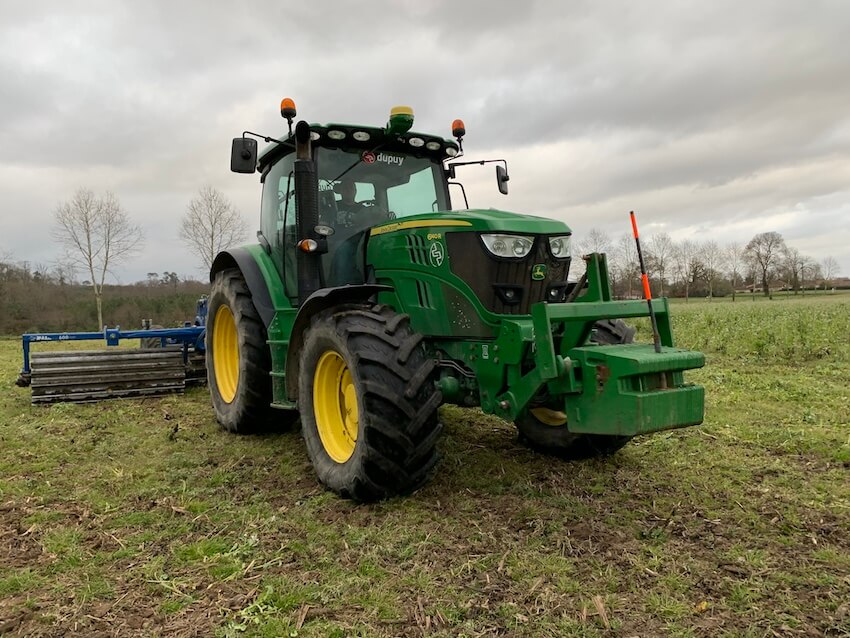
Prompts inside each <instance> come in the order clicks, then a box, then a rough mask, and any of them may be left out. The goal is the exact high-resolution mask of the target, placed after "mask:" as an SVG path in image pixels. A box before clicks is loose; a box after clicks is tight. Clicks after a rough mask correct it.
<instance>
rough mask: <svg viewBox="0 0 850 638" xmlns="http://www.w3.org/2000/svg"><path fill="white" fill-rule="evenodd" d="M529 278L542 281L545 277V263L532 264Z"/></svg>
mask: <svg viewBox="0 0 850 638" xmlns="http://www.w3.org/2000/svg"><path fill="white" fill-rule="evenodd" d="M531 278H532V279H533V280H534V281H543V280H544V279H546V264H534V267H533V268H532V269H531Z"/></svg>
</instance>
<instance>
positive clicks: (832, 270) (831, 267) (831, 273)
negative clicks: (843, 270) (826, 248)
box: [821, 256, 840, 285]
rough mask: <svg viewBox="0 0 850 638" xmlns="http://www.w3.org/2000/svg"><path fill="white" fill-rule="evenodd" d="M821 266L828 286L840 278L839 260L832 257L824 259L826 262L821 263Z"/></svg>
mask: <svg viewBox="0 0 850 638" xmlns="http://www.w3.org/2000/svg"><path fill="white" fill-rule="evenodd" d="M821 266H823V278H824V280H825V281H826V283H827V284H828V285H832V280H833V279H835V278H836V277H837V276H838V272H839V270H840V267H839V265H838V260H837V259H836V258H835V257H832V256H829V257H824V260H823V261H822V262H821Z"/></svg>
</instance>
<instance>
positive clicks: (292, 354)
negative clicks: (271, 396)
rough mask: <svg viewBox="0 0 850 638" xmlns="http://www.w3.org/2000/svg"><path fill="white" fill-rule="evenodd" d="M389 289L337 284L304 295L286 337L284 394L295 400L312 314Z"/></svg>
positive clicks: (379, 285) (375, 286)
mask: <svg viewBox="0 0 850 638" xmlns="http://www.w3.org/2000/svg"><path fill="white" fill-rule="evenodd" d="M392 289H393V288H392V286H385V285H382V284H357V285H347V286H336V287H335V288H323V289H322V290H317V291H316V292H314V293H313V294H312V295H310V296H309V297H308V298H307V301H305V302H304V305H303V306H301V308H299V309H298V314H297V315H296V317H295V323H294V324H293V325H292V332H291V333H290V336H289V351H288V353H287V355H286V394H287V396H288V397H289V398H290V399H293V400H294V399H295V398H296V397H297V396H298V376H299V372H300V367H301V347H302V346H303V345H304V333H305V332H306V331H307V328H308V327H309V326H310V321H311V320H312V319H313V317H315V316H316V315H317V314H318V313H320V312H322V311H323V310H327V309H328V308H333V307H334V306H339V305H341V304H350V303H362V302H364V301H367V300H368V299H369V298H370V297H373V296H375V295H377V294H378V293H379V292H389V291H391V290H392Z"/></svg>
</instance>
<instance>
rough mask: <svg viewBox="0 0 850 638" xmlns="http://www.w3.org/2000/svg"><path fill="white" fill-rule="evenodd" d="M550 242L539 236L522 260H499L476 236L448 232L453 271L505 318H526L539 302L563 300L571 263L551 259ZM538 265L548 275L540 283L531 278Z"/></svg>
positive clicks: (447, 238)
mask: <svg viewBox="0 0 850 638" xmlns="http://www.w3.org/2000/svg"><path fill="white" fill-rule="evenodd" d="M547 242H548V238H547V237H545V236H538V237H536V238H535V240H534V245H533V246H532V247H531V251H530V252H529V253H528V255H527V256H526V257H524V258H523V259H500V258H498V257H494V256H493V255H491V254H490V252H489V251H488V250H487V249H486V248H485V247H484V245H483V243H482V242H481V239H480V238H479V237H478V235H477V234H476V233H470V232H465V233H446V244H447V245H448V251H449V260H450V263H451V268H452V272H454V274H455V275H457V276H458V277H460V278H461V279H463V280H464V281H465V282H466V283H467V284H468V285H469V287H470V288H472V290H473V291H474V292H475V294H476V296H477V297H478V299H479V300H480V301H481V303H482V304H483V305H484V307H485V308H487V309H488V310H490V311H491V312H495V313H499V314H506V315H527V314H529V313H530V312H531V305H532V304H535V303H538V302H540V301H563V299H564V294H565V293H566V285H567V272H568V271H569V269H570V261H569V259H565V260H557V259H555V258H554V257H552V256H551V255H550V254H549V247H548V246H547V245H546V244H547ZM539 265H544V266H545V267H546V274H545V277H544V278H543V279H541V280H539V281H538V280H535V279H533V278H532V276H531V275H532V271H533V269H534V267H535V266H539ZM553 291H554V293H555V294H552V293H553Z"/></svg>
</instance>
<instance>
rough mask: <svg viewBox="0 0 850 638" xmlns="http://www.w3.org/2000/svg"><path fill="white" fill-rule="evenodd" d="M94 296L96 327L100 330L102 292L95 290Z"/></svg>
mask: <svg viewBox="0 0 850 638" xmlns="http://www.w3.org/2000/svg"><path fill="white" fill-rule="evenodd" d="M94 298H95V301H96V302H97V326H98V327H97V329H98V331H100V330H103V292H102V291H100V290H95V291H94Z"/></svg>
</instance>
